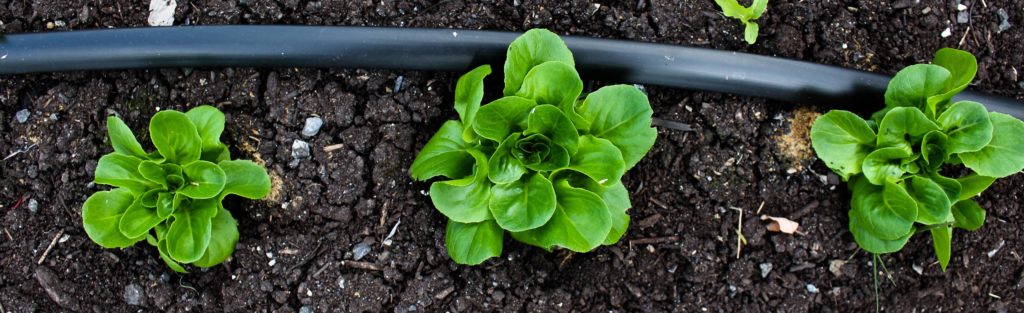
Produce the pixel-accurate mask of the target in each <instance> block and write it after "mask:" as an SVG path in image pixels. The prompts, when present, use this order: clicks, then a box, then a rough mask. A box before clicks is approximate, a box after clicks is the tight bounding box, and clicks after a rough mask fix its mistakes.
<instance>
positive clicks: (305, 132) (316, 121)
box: [302, 116, 324, 138]
mask: <svg viewBox="0 0 1024 313" xmlns="http://www.w3.org/2000/svg"><path fill="white" fill-rule="evenodd" d="M322 126H324V120H323V119H321V118H320V117H319V116H314V117H310V118H307V119H306V125H305V126H302V136H303V137H306V138H309V137H313V136H316V134H317V133H319V132H320V127H322Z"/></svg>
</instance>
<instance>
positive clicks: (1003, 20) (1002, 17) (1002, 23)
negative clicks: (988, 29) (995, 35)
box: [996, 8, 1013, 33]
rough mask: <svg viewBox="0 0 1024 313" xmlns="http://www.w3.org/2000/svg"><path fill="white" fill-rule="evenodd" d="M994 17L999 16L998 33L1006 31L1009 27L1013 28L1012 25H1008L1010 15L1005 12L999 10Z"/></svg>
mask: <svg viewBox="0 0 1024 313" xmlns="http://www.w3.org/2000/svg"><path fill="white" fill-rule="evenodd" d="M996 15H999V32H1000V33H1001V32H1003V31H1005V30H1007V29H1010V27H1013V24H1010V14H1007V13H1006V10H1004V9H1002V8H1000V9H999V11H996Z"/></svg>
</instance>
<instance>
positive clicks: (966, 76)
mask: <svg viewBox="0 0 1024 313" xmlns="http://www.w3.org/2000/svg"><path fill="white" fill-rule="evenodd" d="M932 64H935V65H938V66H941V67H943V68H945V69H946V70H947V71H949V73H950V79H949V80H947V83H946V88H945V92H944V93H943V94H940V95H935V96H932V97H930V98H928V102H929V104H932V103H934V104H936V105H938V106H939V107H938V111H937V112H942V109H943V108H942V107H941V104H942V103H948V102H949V100H950V99H953V96H955V95H956V94H958V93H960V92H961V91H963V90H964V89H966V88H967V86H968V85H970V84H971V81H972V80H974V75H975V74H977V73H978V59H976V58H975V57H974V55H973V54H971V53H970V52H967V51H961V50H957V49H951V48H942V49H939V51H938V52H935V58H934V59H933V60H932Z"/></svg>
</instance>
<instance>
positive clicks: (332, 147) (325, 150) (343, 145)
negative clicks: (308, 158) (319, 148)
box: [324, 143, 345, 152]
mask: <svg viewBox="0 0 1024 313" xmlns="http://www.w3.org/2000/svg"><path fill="white" fill-rule="evenodd" d="M344 147H345V144H343V143H339V144H334V145H330V146H326V147H324V152H331V151H334V150H338V149H341V148H344Z"/></svg>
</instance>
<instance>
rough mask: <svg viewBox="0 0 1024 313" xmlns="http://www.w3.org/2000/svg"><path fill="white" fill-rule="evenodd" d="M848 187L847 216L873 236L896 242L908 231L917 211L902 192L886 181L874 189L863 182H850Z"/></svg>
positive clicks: (905, 193) (857, 180) (913, 203)
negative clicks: (848, 208)
mask: <svg viewBox="0 0 1024 313" xmlns="http://www.w3.org/2000/svg"><path fill="white" fill-rule="evenodd" d="M850 188H851V190H852V191H853V195H852V196H851V201H850V206H851V211H852V212H851V213H850V217H851V219H852V218H856V219H858V224H859V225H861V227H863V228H864V229H865V230H867V231H868V232H869V233H870V234H871V235H872V236H873V237H877V238H878V239H882V240H897V239H899V238H902V237H904V236H906V234H907V233H908V232H910V231H911V228H912V226H913V225H914V221H915V220H917V215H918V209H917V201H915V200H914V198H913V197H911V196H910V194H909V193H907V191H906V189H904V188H903V187H901V186H899V185H897V184H895V183H893V182H888V181H887V182H885V186H884V187H882V186H875V185H872V184H870V183H868V182H867V181H865V180H864V179H854V180H851V186H850ZM851 223H852V222H851Z"/></svg>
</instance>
